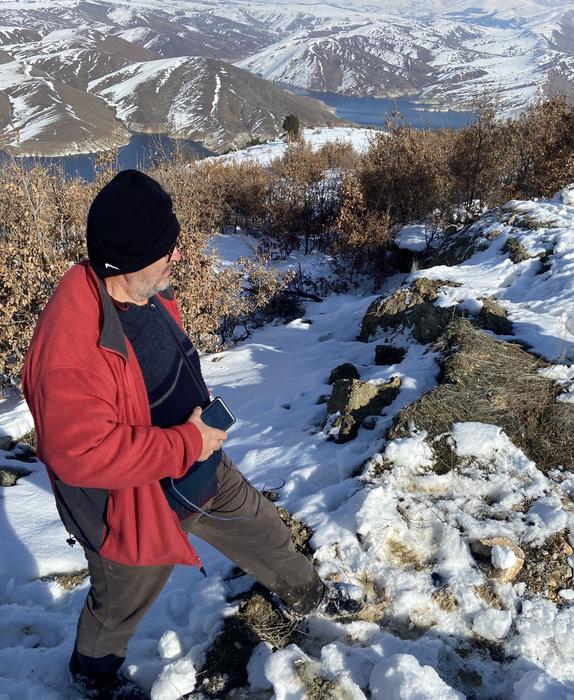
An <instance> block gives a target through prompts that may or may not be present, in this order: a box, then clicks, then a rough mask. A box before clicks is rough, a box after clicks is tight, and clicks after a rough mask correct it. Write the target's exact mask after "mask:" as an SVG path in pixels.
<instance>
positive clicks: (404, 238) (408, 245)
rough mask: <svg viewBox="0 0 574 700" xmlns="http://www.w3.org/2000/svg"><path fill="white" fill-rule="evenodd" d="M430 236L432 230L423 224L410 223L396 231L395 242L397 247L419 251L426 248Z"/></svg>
mask: <svg viewBox="0 0 574 700" xmlns="http://www.w3.org/2000/svg"><path fill="white" fill-rule="evenodd" d="M431 236H432V231H429V229H428V227H427V226H425V225H423V224H411V225H409V226H403V227H402V228H401V230H400V231H399V232H398V233H397V235H396V238H395V244H396V246H397V248H402V249H403V250H412V251H413V252H421V251H423V250H426V249H427V248H428V245H429V241H430V239H431Z"/></svg>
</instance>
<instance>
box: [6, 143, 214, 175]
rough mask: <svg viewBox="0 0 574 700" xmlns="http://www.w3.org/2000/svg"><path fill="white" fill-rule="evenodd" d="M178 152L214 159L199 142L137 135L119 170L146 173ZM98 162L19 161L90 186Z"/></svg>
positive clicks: (85, 156) (91, 157) (86, 158)
mask: <svg viewBox="0 0 574 700" xmlns="http://www.w3.org/2000/svg"><path fill="white" fill-rule="evenodd" d="M176 148H179V149H181V151H182V152H183V153H185V154H193V155H195V156H196V157H198V158H203V157H205V156H211V155H214V154H213V153H212V152H211V151H210V150H208V149H207V148H205V147H204V146H202V144H200V143H198V142H196V141H178V142H176V141H174V140H173V139H171V138H169V136H165V135H163V134H133V135H132V137H131V139H130V142H129V143H128V144H127V145H125V146H122V148H120V149H118V152H117V163H118V170H126V169H128V168H137V169H138V170H146V169H148V168H151V167H153V166H154V165H155V164H157V163H161V162H162V161H164V160H166V158H169V157H170V156H172V155H173V153H174V151H175V149H176ZM0 156H1V152H0ZM97 158H98V154H97V153H79V154H78V155H75V156H56V157H53V158H36V157H30V158H27V157H23V158H16V161H17V162H18V163H22V164H23V165H24V166H26V167H33V166H34V165H35V164H36V163H41V164H42V165H47V166H52V167H61V168H63V169H64V171H65V173H66V175H68V177H70V178H72V177H81V178H82V179H83V180H86V182H91V181H92V180H93V179H94V164H95V162H96V160H97Z"/></svg>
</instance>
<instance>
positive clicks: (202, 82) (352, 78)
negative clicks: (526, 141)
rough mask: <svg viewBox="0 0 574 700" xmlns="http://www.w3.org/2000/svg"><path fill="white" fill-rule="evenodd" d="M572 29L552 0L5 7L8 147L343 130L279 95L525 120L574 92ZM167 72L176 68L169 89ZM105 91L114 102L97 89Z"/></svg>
mask: <svg viewBox="0 0 574 700" xmlns="http://www.w3.org/2000/svg"><path fill="white" fill-rule="evenodd" d="M573 17H574V4H572V3H556V2H543V1H542V0H529V1H528V2H515V1H514V0H508V1H507V2H504V3H494V2H491V1H490V0H477V1H476V2H472V1H471V0H461V1H460V2H458V1H453V2H447V1H446V0H424V1H422V0H421V1H417V2H410V3H398V2H396V1H395V0H388V1H387V0H384V1H383V0H380V1H379V0H377V1H375V0H373V1H371V2H366V1H364V2H360V3H351V2H345V1H344V0H336V2H334V3H309V2H298V3H287V2H285V1H282V2H277V3H271V2H264V1H260V2H251V1H248V0H235V1H234V2H220V1H219V0H216V1H214V2H208V3H205V2H188V1H186V0H175V1H174V2H170V3H168V4H166V3H161V2H159V1H158V0H130V1H129V2H120V1H119V0H94V1H93V2H83V1H81V2H78V1H77V0H57V1H56V2H52V0H27V1H24V0H7V1H6V2H4V3H3V4H2V7H1V8H0V66H1V72H0V124H3V128H2V133H1V134H0V136H1V137H2V138H1V141H0V143H2V144H3V145H4V146H6V147H8V150H11V151H12V152H14V153H20V154H24V153H45V154H46V155H55V154H57V153H62V154H64V153H69V152H71V151H84V152H88V151H90V150H94V149H96V150H97V149H99V148H102V147H104V146H105V145H106V144H108V145H118V144H121V143H125V142H126V141H127V139H128V138H129V133H130V132H134V131H136V132H137V131H145V132H151V131H154V130H157V129H161V130H162V131H163V132H165V133H170V134H171V135H174V136H175V135H178V136H179V135H184V136H185V135H187V134H189V137H190V138H198V139H200V140H201V141H203V142H204V143H205V144H207V145H209V146H211V147H213V148H215V149H216V150H222V149H225V148H228V147H230V146H236V145H241V144H242V143H245V142H247V141H249V139H251V138H272V137H274V136H276V135H277V133H278V130H279V129H280V126H281V123H282V119H283V118H284V116H285V111H286V110H288V111H291V112H296V113H297V114H299V115H300V116H302V117H303V118H304V120H305V125H306V126H327V125H332V124H334V123H335V122H334V118H333V116H332V114H330V112H329V111H328V110H326V109H325V108H324V107H322V106H321V105H319V104H317V103H310V102H308V101H305V100H303V99H302V98H300V97H295V96H293V95H292V94H290V93H288V92H285V91H284V90H282V87H281V85H282V84H284V83H287V84H292V85H294V86H297V87H300V88H305V89H309V90H315V91H323V92H334V93H340V94H345V95H349V96H357V97H363V96H375V97H394V96H398V95H418V96H419V99H420V101H421V102H422V103H423V105H425V106H426V107H430V108H431V109H436V110H445V109H458V110H464V109H472V108H473V104H474V103H475V101H476V99H477V98H484V96H485V95H487V96H488V98H489V99H492V100H494V101H495V102H496V103H497V105H498V109H499V111H500V114H502V115H506V116H510V115H516V114H518V113H519V112H520V111H521V110H523V109H524V108H525V107H526V106H527V105H528V104H531V103H532V102H534V101H536V100H538V99H539V98H541V97H543V96H551V95H554V94H556V93H566V94H567V95H571V94H572V81H573V77H574V44H573V42H572V40H571V35H572V21H573ZM178 59H186V61H183V63H180V62H179V61H178ZM161 61H167V62H168V64H163V65H170V66H172V67H173V66H175V65H177V66H178V68H177V70H174V72H173V71H172V70H171V68H170V75H171V74H172V72H173V75H172V77H171V78H170V79H169V80H168V79H167V78H166V77H165V75H162V74H161V73H162V70H163V69H160V68H158V67H159V66H160V65H162V64H160V63H159V62H161ZM148 64H149V65H148ZM222 70H225V72H226V74H227V75H228V76H229V80H227V79H222V76H223V75H224V73H222ZM136 74H137V75H138V76H139V77H140V79H138V80H134V78H135V77H136ZM144 75H145V76H147V79H146V80H145V81H144V80H143V79H141V78H143V76H144ZM154 76H155V77H154ZM217 76H219V80H220V81H221V83H219V82H218V78H217ZM255 76H257V77H258V78H264V79H265V80H266V81H272V82H275V83H278V85H277V86H272V85H269V84H268V82H261V81H260V80H256V79H255ZM156 80H159V81H160V84H161V86H164V83H165V86H164V87H162V89H158V84H157V83H156V82H155V81H156ZM97 81H101V82H99V83H98V82H97ZM143 82H147V85H145V86H144V85H142V83H143ZM116 83H120V84H121V83H123V85H121V86H120V85H116ZM95 84H97V85H100V86H105V88H104V89H105V90H106V91H107V92H106V94H105V95H100V94H99V92H98V94H94V93H93V91H91V92H86V89H87V86H88V85H90V86H93V85H95ZM220 84H221V88H220V90H221V91H220V92H217V97H218V101H219V104H220V106H221V109H220V110H219V111H218V114H217V115H216V118H215V119H213V120H212V112H211V107H212V105H213V102H214V99H215V95H216V88H217V86H218V85H220ZM279 84H281V85H279ZM62 86H63V87H62ZM130 86H132V87H133V91H131V87H130ZM16 88H18V89H17V90H16ZM76 91H79V92H76ZM150 97H153V99H151V100H150ZM172 101H173V105H172ZM150 102H151V103H150ZM224 105H225V106H224ZM126 112H129V114H130V117H131V118H130V119H127V118H126V117H125V115H126ZM91 113H93V115H92V114H91ZM212 122H213V123H212ZM181 125H183V129H182V130H180V126H181ZM180 131H181V133H180ZM67 142H69V145H68V146H66V143H67Z"/></svg>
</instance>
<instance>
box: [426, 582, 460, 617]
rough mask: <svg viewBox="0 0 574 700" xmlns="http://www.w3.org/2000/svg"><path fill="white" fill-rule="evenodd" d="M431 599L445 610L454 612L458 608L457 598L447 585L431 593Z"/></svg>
mask: <svg viewBox="0 0 574 700" xmlns="http://www.w3.org/2000/svg"><path fill="white" fill-rule="evenodd" d="M432 599H433V600H434V602H435V603H436V604H437V605H438V606H439V608H440V609H441V610H444V611H445V612H454V611H455V610H457V609H458V600H457V599H456V596H455V594H454V592H453V590H452V588H449V587H448V586H445V587H444V588H440V589H439V590H438V591H435V593H433V594H432Z"/></svg>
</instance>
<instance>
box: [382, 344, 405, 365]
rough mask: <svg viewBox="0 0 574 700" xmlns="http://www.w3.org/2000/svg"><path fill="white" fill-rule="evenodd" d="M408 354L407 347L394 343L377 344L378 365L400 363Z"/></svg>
mask: <svg viewBox="0 0 574 700" xmlns="http://www.w3.org/2000/svg"><path fill="white" fill-rule="evenodd" d="M406 354H407V349H406V348H398V347H395V346H394V345H377V346H376V347H375V364H376V365H398V364H400V363H401V362H402V361H403V360H404V359H405V355H406Z"/></svg>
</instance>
